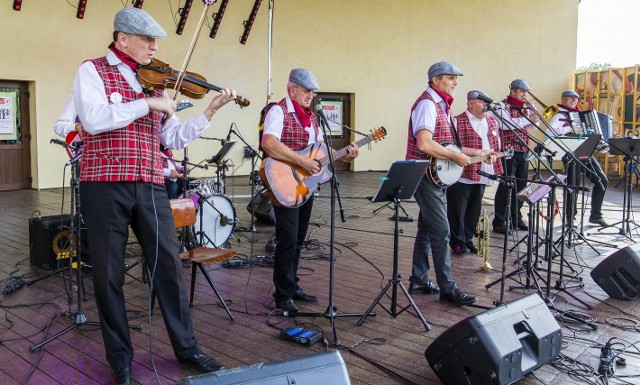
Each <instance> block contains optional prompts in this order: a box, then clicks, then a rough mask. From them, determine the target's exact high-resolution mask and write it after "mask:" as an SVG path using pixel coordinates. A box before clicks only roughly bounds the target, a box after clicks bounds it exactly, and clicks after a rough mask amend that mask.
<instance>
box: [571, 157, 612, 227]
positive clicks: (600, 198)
mask: <svg viewBox="0 0 640 385" xmlns="http://www.w3.org/2000/svg"><path fill="white" fill-rule="evenodd" d="M563 163H564V164H565V169H566V172H567V184H568V185H572V186H582V184H583V183H582V178H583V176H586V177H588V179H589V180H590V181H591V183H593V189H592V190H591V213H590V215H589V220H597V219H602V203H603V202H604V194H605V193H606V192H607V186H608V185H609V179H607V176H606V175H605V173H604V171H603V170H602V167H601V166H600V163H598V160H597V159H596V158H595V157H593V156H590V157H589V158H587V159H586V160H584V161H581V162H578V163H577V164H574V163H573V162H571V163H567V161H566V159H564V158H563ZM585 168H587V169H589V170H590V171H592V172H589V171H586V170H585ZM565 194H566V195H565V198H564V199H565V200H564V202H565V204H564V207H565V215H571V216H575V215H576V203H577V199H578V195H579V194H578V193H576V192H572V191H565Z"/></svg>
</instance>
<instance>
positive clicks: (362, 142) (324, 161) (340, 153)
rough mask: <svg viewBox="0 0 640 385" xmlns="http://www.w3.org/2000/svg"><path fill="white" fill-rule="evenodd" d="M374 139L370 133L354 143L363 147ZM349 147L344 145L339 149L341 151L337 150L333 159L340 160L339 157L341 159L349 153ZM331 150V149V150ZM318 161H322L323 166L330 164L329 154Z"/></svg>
mask: <svg viewBox="0 0 640 385" xmlns="http://www.w3.org/2000/svg"><path fill="white" fill-rule="evenodd" d="M372 141H373V134H369V135H367V136H365V137H364V138H362V139H360V140H357V141H355V142H354V143H355V145H356V146H358V147H362V146H364V145H365V144H367V143H371V142H372ZM347 148H348V146H347V147H344V148H343V149H341V150H339V151H336V152H335V153H334V154H333V159H334V160H338V159H340V158H343V157H344V156H345V155H347V154H348V153H349V151H348V150H347ZM329 151H330V150H329ZM318 162H320V165H321V166H322V167H325V166H327V165H328V164H329V156H328V155H327V156H325V157H324V158H322V159H320V160H319V161H318Z"/></svg>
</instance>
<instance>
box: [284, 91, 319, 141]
mask: <svg viewBox="0 0 640 385" xmlns="http://www.w3.org/2000/svg"><path fill="white" fill-rule="evenodd" d="M278 105H279V106H280V107H281V108H282V111H283V112H284V126H283V128H282V135H280V141H281V142H282V143H283V144H284V145H285V146H287V147H289V148H290V149H292V150H295V151H298V150H302V149H303V148H305V147H307V145H308V144H309V133H308V132H307V130H305V129H304V127H302V125H300V123H299V122H298V119H296V114H295V111H289V110H288V109H287V99H286V98H285V99H282V100H281V101H279V102H278ZM311 127H313V129H314V130H315V132H316V138H317V137H318V135H319V132H320V131H319V129H318V122H317V121H316V117H315V116H314V115H313V114H312V115H311Z"/></svg>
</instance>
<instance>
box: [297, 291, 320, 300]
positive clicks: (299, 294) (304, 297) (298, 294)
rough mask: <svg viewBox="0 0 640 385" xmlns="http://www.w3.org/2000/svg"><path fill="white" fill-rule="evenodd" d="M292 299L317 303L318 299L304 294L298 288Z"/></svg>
mask: <svg viewBox="0 0 640 385" xmlns="http://www.w3.org/2000/svg"><path fill="white" fill-rule="evenodd" d="M293 299H295V300H298V301H302V302H318V297H316V296H315V295H311V294H307V293H305V292H304V291H302V289H301V288H298V290H296V293H295V294H294V295H293Z"/></svg>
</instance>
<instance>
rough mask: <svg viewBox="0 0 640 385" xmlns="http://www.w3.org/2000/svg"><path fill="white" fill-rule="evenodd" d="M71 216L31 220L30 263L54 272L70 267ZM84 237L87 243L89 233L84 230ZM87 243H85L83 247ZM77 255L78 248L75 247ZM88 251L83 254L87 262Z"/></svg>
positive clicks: (32, 218) (54, 216)
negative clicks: (54, 270)
mask: <svg viewBox="0 0 640 385" xmlns="http://www.w3.org/2000/svg"><path fill="white" fill-rule="evenodd" d="M70 227H71V216H70V215H69V214H64V215H52V216H47V217H31V218H29V262H30V263H31V264H32V265H34V266H38V267H40V268H42V269H45V270H53V269H57V268H60V267H64V266H69V251H70V250H71V247H70V244H71V243H75V242H72V236H71V233H70ZM81 235H82V237H83V238H84V240H85V241H86V239H87V238H86V237H87V232H86V230H85V229H83V230H82V234H81ZM86 244H87V243H86V242H84V241H83V247H84V246H85V245H86ZM73 251H74V253H75V251H76V247H75V245H74V246H73ZM87 252H88V251H87V250H83V252H82V254H84V255H85V256H83V259H84V260H85V262H88V261H87V258H86V254H87ZM74 256H75V254H74Z"/></svg>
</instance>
